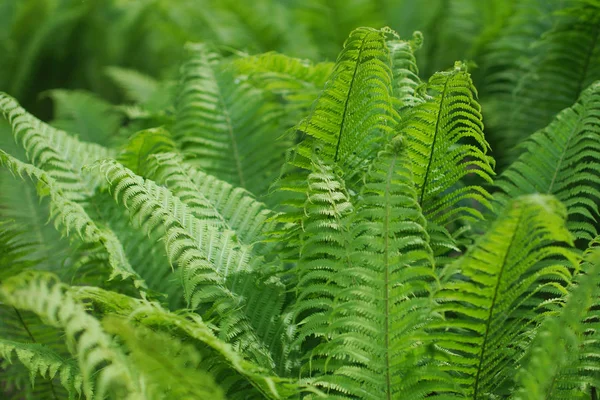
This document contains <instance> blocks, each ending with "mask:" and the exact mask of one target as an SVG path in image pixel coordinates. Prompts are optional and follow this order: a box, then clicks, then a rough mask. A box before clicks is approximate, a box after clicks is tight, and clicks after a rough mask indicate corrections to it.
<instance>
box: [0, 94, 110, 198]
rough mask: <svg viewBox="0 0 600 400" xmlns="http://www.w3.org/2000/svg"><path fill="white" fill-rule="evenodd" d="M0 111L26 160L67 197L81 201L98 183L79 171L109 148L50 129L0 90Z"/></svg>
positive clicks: (93, 178)
mask: <svg viewBox="0 0 600 400" xmlns="http://www.w3.org/2000/svg"><path fill="white" fill-rule="evenodd" d="M0 111H1V112H2V114H3V115H4V117H5V118H6V119H7V120H8V122H9V123H10V124H11V126H12V130H13V136H14V137H15V140H17V141H18V142H19V143H20V144H21V146H22V148H23V149H24V150H25V152H26V155H27V158H28V159H29V161H30V162H31V163H32V164H33V165H35V166H36V167H38V168H40V169H42V170H44V171H46V172H47V173H48V175H49V176H51V177H52V178H53V179H54V180H55V181H56V182H57V183H58V184H60V188H61V190H62V191H63V192H64V193H65V196H66V197H67V198H69V199H71V200H75V201H81V200H83V199H84V198H85V196H86V195H89V194H91V193H92V192H93V191H94V189H95V188H96V187H97V186H98V184H99V181H98V177H95V176H91V175H88V174H82V173H81V168H82V167H83V166H84V165H86V164H88V163H91V162H93V161H95V160H99V159H103V158H107V157H109V156H111V153H112V152H111V151H110V150H108V149H106V148H105V147H102V146H100V145H97V144H93V143H84V142H80V141H79V140H77V139H75V138H73V137H72V136H70V135H69V134H67V133H66V132H64V131H60V130H58V129H54V128H52V127H51V126H49V125H47V124H45V123H43V122H42V121H40V120H39V119H37V118H35V117H34V116H32V115H31V114H29V113H27V112H26V111H25V110H24V109H23V108H22V107H21V106H20V105H19V103H17V101H16V100H15V99H13V98H12V97H10V96H8V95H6V94H4V93H0Z"/></svg>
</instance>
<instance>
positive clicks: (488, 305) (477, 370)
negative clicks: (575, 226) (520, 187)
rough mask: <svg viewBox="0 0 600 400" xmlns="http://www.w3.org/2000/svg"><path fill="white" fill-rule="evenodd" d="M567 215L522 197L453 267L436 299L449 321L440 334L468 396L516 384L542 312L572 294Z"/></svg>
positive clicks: (549, 203)
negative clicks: (516, 374)
mask: <svg viewBox="0 0 600 400" xmlns="http://www.w3.org/2000/svg"><path fill="white" fill-rule="evenodd" d="M566 215H567V214H566V209H565V208H564V206H563V205H562V204H560V203H559V202H558V201H557V200H556V199H554V198H552V197H550V196H543V195H530V196H525V197H521V198H519V199H517V200H515V201H512V202H510V203H509V204H508V205H507V207H506V209H505V211H504V212H503V213H502V214H501V216H500V217H499V218H498V219H497V220H496V222H495V223H494V225H493V226H492V227H491V228H490V229H489V231H488V232H487V233H486V234H485V235H484V236H482V237H481V238H479V239H478V240H477V242H476V243H475V245H474V246H473V247H472V248H471V249H469V251H468V252H467V253H466V254H465V255H464V256H462V257H461V258H459V259H458V260H456V262H455V263H454V264H452V265H451V266H450V267H449V270H448V273H447V275H446V277H445V278H444V283H443V285H442V288H441V290H440V291H439V292H438V293H437V294H436V298H437V300H438V302H439V306H438V308H437V311H438V312H440V313H443V314H445V315H446V320H445V321H442V322H439V323H433V324H432V326H433V327H435V329H434V330H433V332H432V335H433V339H434V341H435V343H436V346H439V347H440V348H442V349H443V351H444V353H443V354H441V355H440V361H441V362H443V363H444V366H442V369H444V370H446V371H448V373H450V374H451V375H453V376H454V377H455V380H456V382H457V383H459V384H460V386H461V387H462V390H463V391H462V393H461V395H462V396H461V398H469V399H484V398H489V397H491V396H494V393H495V391H496V390H498V388H499V387H500V386H501V385H503V384H505V383H506V382H507V381H508V382H509V381H510V380H511V379H513V376H512V374H513V373H514V371H515V370H516V368H517V367H518V363H519V360H520V359H521V357H522V355H523V354H522V353H523V349H524V348H526V346H527V342H528V341H529V340H530V339H529V337H530V336H531V334H532V332H533V330H534V329H535V324H536V320H537V319H538V318H540V315H539V314H536V311H539V309H540V308H541V307H540V306H541V305H542V304H543V303H544V302H546V301H548V299H553V298H554V299H556V298H559V297H561V296H562V295H563V294H564V293H566V286H567V285H568V284H569V283H570V281H571V273H570V271H569V268H570V267H573V266H576V265H577V264H578V257H577V256H576V255H575V254H576V253H575V252H573V251H572V250H570V249H568V248H565V247H562V246H560V245H559V244H560V243H571V240H572V239H571V235H570V233H569V232H568V230H567V229H566V227H565V220H566ZM436 326H437V327H436Z"/></svg>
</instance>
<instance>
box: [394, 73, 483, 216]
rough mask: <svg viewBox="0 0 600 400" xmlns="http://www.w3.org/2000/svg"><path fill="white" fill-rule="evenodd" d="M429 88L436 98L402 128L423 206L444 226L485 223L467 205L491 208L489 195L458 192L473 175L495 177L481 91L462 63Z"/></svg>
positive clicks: (476, 189) (473, 188) (469, 189)
mask: <svg viewBox="0 0 600 400" xmlns="http://www.w3.org/2000/svg"><path fill="white" fill-rule="evenodd" d="M428 87H429V89H430V90H431V91H433V92H434V96H433V98H432V99H431V100H429V101H427V102H425V103H423V104H420V105H418V106H416V107H415V108H414V109H413V111H412V113H411V115H409V116H407V118H406V119H405V120H404V121H403V122H402V123H401V124H400V125H399V131H400V132H401V133H402V135H403V136H404V137H405V138H406V140H407V145H408V148H409V154H410V157H411V159H412V162H413V166H414V167H413V168H414V177H415V183H416V185H417V188H418V192H419V193H418V199H419V204H420V205H421V207H422V208H423V213H424V214H425V216H426V217H427V218H428V220H431V221H432V222H434V223H435V224H438V225H440V226H445V225H448V224H450V223H452V222H454V221H456V220H459V219H462V220H473V219H481V218H483V216H482V214H481V212H480V211H479V210H478V209H477V208H476V207H467V206H464V205H462V204H461V203H462V202H464V201H473V202H477V203H480V204H482V205H483V206H484V207H488V208H489V207H490V203H489V198H490V195H489V193H488V192H487V191H486V190H485V189H484V188H482V187H480V186H477V185H472V184H467V185H465V186H463V187H457V184H459V183H460V182H462V180H463V179H464V178H465V177H466V176H467V175H468V174H476V175H478V176H479V177H480V178H481V179H483V180H484V181H486V182H491V180H492V179H491V176H492V175H493V174H494V171H493V165H494V161H493V158H491V157H490V156H488V155H487V154H486V153H487V151H488V150H489V145H488V143H487V142H486V140H485V138H484V136H483V122H482V116H481V107H480V106H479V104H478V103H477V101H476V99H475V97H476V95H477V93H476V91H475V87H474V86H473V83H472V81H471V78H470V75H469V73H468V72H467V71H466V67H465V66H464V65H462V64H461V63H457V64H456V65H455V67H454V69H453V70H450V71H447V72H438V73H436V74H435V75H434V76H433V77H431V79H430V80H429V84H428Z"/></svg>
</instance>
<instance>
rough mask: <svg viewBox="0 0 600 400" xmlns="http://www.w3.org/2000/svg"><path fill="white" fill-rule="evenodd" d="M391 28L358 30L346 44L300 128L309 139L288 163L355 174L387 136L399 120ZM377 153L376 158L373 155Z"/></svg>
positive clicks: (297, 148) (297, 127) (310, 168)
mask: <svg viewBox="0 0 600 400" xmlns="http://www.w3.org/2000/svg"><path fill="white" fill-rule="evenodd" d="M390 33H391V30H389V29H381V30H376V29H370V28H358V29H356V30H354V31H353V32H352V33H351V34H350V37H349V38H348V39H347V40H346V42H345V43H344V49H343V50H342V52H341V53H340V55H339V56H338V59H337V61H336V64H335V67H334V69H333V72H332V74H331V76H330V78H329V80H328V82H327V84H326V86H325V89H324V90H323V92H322V93H321V95H320V96H319V98H318V100H317V101H316V103H315V105H314V107H313V109H312V111H311V113H310V115H309V116H308V117H307V118H305V119H304V120H303V121H302V122H300V123H299V124H298V125H297V126H296V129H297V130H299V131H300V132H301V133H302V134H303V135H306V138H305V139H304V141H303V142H302V143H300V145H298V146H297V147H296V148H295V156H294V158H293V159H292V160H291V161H290V162H291V164H292V165H293V166H295V167H299V168H303V169H305V170H307V171H311V170H312V156H313V153H314V152H315V151H318V152H319V158H320V159H322V160H323V161H324V162H326V163H329V162H337V163H339V165H340V166H342V167H343V170H344V171H346V172H347V173H348V174H350V175H355V174H357V173H358V172H359V170H360V169H363V168H364V167H365V165H364V164H365V161H366V160H367V159H368V158H369V157H370V156H373V155H374V152H376V151H377V149H378V146H381V144H382V143H384V142H385V140H386V139H387V138H388V137H389V134H390V133H391V131H392V129H393V128H394V126H395V123H396V119H397V115H396V112H395V110H394V105H393V101H392V72H391V66H390V54H389V50H388V48H387V45H386V37H387V35H388V34H390ZM375 154H376V153H375Z"/></svg>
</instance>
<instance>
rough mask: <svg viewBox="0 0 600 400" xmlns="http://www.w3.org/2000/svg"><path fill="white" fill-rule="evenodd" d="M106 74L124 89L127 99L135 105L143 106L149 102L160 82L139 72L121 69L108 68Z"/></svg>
mask: <svg viewBox="0 0 600 400" xmlns="http://www.w3.org/2000/svg"><path fill="white" fill-rule="evenodd" d="M105 73H106V75H108V77H109V78H110V79H111V80H112V81H113V82H115V84H117V85H118V86H119V87H120V88H122V90H123V91H124V92H125V95H126V96H127V98H128V99H129V100H131V101H133V102H135V103H142V104H143V103H145V102H147V101H149V100H150V99H151V98H152V97H153V96H154V95H155V94H156V92H157V90H158V86H159V83H158V81H156V80H155V79H154V78H152V77H151V76H148V75H145V74H143V73H141V72H139V71H135V70H131V69H126V68H121V67H106V69H105Z"/></svg>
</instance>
